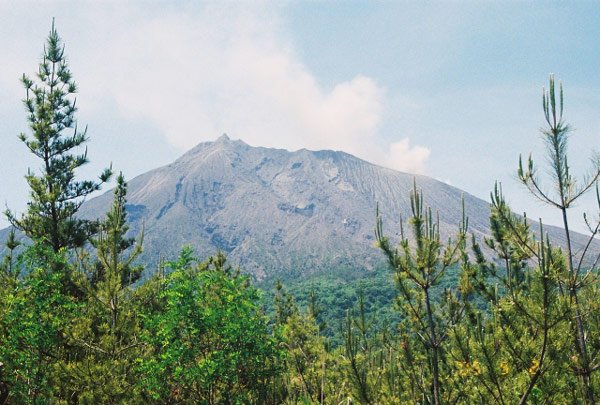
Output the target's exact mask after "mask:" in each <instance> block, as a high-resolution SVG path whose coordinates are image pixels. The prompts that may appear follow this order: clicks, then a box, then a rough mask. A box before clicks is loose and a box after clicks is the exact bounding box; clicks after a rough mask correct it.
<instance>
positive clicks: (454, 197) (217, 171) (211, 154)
mask: <svg viewBox="0 0 600 405" xmlns="http://www.w3.org/2000/svg"><path fill="white" fill-rule="evenodd" d="M414 181H416V183H417V187H418V188H419V189H421V190H422V191H423V194H424V199H425V203H426V204H427V205H429V206H431V207H432V208H433V210H434V211H438V212H439V216H440V233H441V236H442V238H443V240H446V239H447V238H448V237H451V236H453V235H454V234H456V231H457V229H458V224H459V223H460V220H461V212H462V200H463V199H464V202H465V210H466V214H467V216H468V217H469V225H470V228H469V232H472V233H474V234H475V235H476V236H477V237H479V238H481V237H483V236H486V235H488V234H489V211H490V206H489V203H487V202H485V201H483V200H481V199H479V198H477V197H475V196H473V195H471V194H469V193H467V192H464V191H462V190H460V189H458V188H456V187H453V186H450V185H448V184H446V183H443V182H440V181H438V180H435V179H432V178H429V177H427V176H423V175H413V174H408V173H402V172H398V171H395V170H392V169H389V168H385V167H381V166H378V165H375V164H372V163H369V162H367V161H365V160H362V159H359V158H357V157H355V156H353V155H350V154H347V153H345V152H341V151H331V150H322V151H310V150H307V149H300V150H298V151H293V152H290V151H287V150H285V149H275V148H265V147H253V146H250V145H248V144H246V143H245V142H243V141H241V140H231V139H230V138H229V137H228V136H227V135H222V136H221V137H219V138H218V139H217V140H216V141H213V142H202V143H200V144H198V145H196V146H195V147H193V148H192V149H190V150H189V151H187V152H186V153H184V154H183V155H182V156H181V157H179V158H178V159H176V160H175V161H174V162H172V163H170V164H168V165H166V166H162V167H159V168H156V169H153V170H150V171H148V172H146V173H143V174H141V175H139V176H136V177H134V178H133V179H131V180H129V181H128V204H127V211H128V219H129V222H130V233H131V234H137V233H139V232H140V231H141V230H142V227H143V228H144V238H145V239H144V253H143V255H142V257H141V260H143V261H145V262H147V263H153V264H156V263H158V262H159V261H160V260H161V259H162V258H164V259H167V260H171V259H174V258H175V257H177V254H178V252H179V251H180V249H181V247H182V246H184V245H186V244H190V245H191V246H192V247H194V248H195V250H196V251H197V252H198V254H199V256H200V257H201V258H204V257H207V256H209V255H211V254H214V253H216V251H217V250H221V251H223V252H225V253H226V254H227V256H228V257H229V259H230V261H231V262H232V263H234V264H235V265H238V266H240V268H241V269H242V271H244V272H248V273H250V274H252V275H253V276H254V277H255V278H256V279H258V280H261V279H265V278H268V277H279V276H282V275H285V276H287V277H290V276H292V277H293V276H304V275H308V274H313V273H323V272H331V271H336V269H339V268H342V267H344V268H353V269H355V270H356V271H370V270H372V269H373V268H374V267H376V266H378V265H380V264H381V263H382V262H383V256H382V254H381V252H380V251H379V250H378V249H377V248H375V247H374V242H375V240H374V232H373V229H374V225H375V207H376V204H377V203H379V209H380V212H381V214H382V216H383V219H384V228H385V231H386V233H387V234H389V235H390V236H391V237H392V238H394V237H397V236H398V231H399V230H400V223H399V222H400V221H399V219H400V216H401V217H402V218H404V219H407V218H408V217H409V215H410V202H409V192H410V190H412V188H413V182H414ZM111 201H112V190H109V191H107V192H105V193H104V194H102V195H100V196H98V197H95V198H93V199H91V200H89V201H86V202H85V204H84V205H83V206H82V208H81V211H80V214H81V215H82V217H85V218H90V219H92V218H100V217H102V216H103V215H104V213H105V212H106V211H107V210H108V208H109V207H110V204H111ZM547 229H548V231H549V232H550V234H551V236H552V237H553V239H555V240H557V241H558V243H562V241H563V239H564V237H562V238H561V235H560V229H559V228H554V227H547ZM581 237H582V236H581V235H576V236H575V238H574V239H575V243H576V244H582V243H584V241H583V240H582V239H581ZM596 245H600V243H597V244H596ZM596 249H597V250H598V251H600V247H597V246H596V247H595V250H596Z"/></svg>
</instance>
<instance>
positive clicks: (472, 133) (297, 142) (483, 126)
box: [0, 0, 600, 229]
mask: <svg viewBox="0 0 600 405" xmlns="http://www.w3.org/2000/svg"><path fill="white" fill-rule="evenodd" d="M52 17H55V18H56V26H57V29H58V31H59V34H60V35H61V37H62V38H63V40H64V42H65V44H66V53H67V55H68V58H69V61H70V66H71V69H72V72H73V74H74V77H75V80H76V81H77V83H78V85H79V95H78V106H79V107H80V110H79V112H78V115H77V117H78V121H79V123H80V125H84V124H87V125H88V127H89V132H88V134H89V136H90V138H91V142H90V143H89V144H88V150H89V151H88V156H89V158H90V159H91V164H90V165H88V166H87V167H86V169H85V170H84V171H83V172H82V175H83V176H87V177H89V176H92V175H95V174H99V173H100V171H101V168H103V167H104V166H106V165H108V164H109V162H112V164H113V167H114V168H115V169H116V170H122V171H123V172H124V174H125V175H126V177H127V178H132V177H134V176H136V175H138V174H141V173H143V172H145V171H147V170H149V169H152V168H155V167H157V166H161V165H164V164H167V163H169V162H171V161H172V160H174V159H175V158H177V157H178V156H179V155H181V154H182V153H183V152H185V151H186V150H187V149H189V148H191V147H193V146H194V145H195V144H197V143H199V142H203V141H210V140H214V139H216V138H217V137H218V136H219V135H221V134H222V133H227V134H228V135H229V136H230V137H231V138H234V139H238V138H239V139H242V140H244V141H245V142H247V143H249V144H250V145H254V146H272V147H280V148H287V149H292V150H294V149H299V148H308V149H336V150H344V151H346V152H349V153H352V154H355V155H357V156H359V157H361V158H364V159H366V160H369V161H372V162H374V163H378V164H380V165H383V166H388V167H391V168H395V169H398V170H402V171H407V172H418V173H423V174H426V175H429V176H432V177H435V178H437V179H440V180H442V181H445V182H448V183H450V184H452V185H454V186H457V187H460V188H462V189H464V190H466V191H467V192H470V193H472V194H474V195H476V196H478V197H481V198H483V199H486V200H487V199H488V195H489V191H490V190H491V189H492V188H493V185H494V181H495V180H499V181H501V182H502V183H503V187H504V190H505V192H506V194H507V197H508V199H509V201H510V202H511V203H512V206H513V208H514V209H515V211H519V212H522V211H524V210H526V211H528V214H529V216H530V217H532V218H537V217H539V216H543V217H544V218H545V219H546V221H547V222H551V223H555V222H556V221H557V219H558V217H557V216H552V215H550V212H549V211H547V210H543V209H542V208H541V206H540V205H539V204H538V203H536V202H535V201H533V200H532V199H531V198H529V197H528V196H527V194H526V193H525V191H524V190H523V189H522V188H521V187H519V186H518V185H517V183H516V180H515V172H516V166H517V161H518V156H519V153H523V154H524V155H528V154H529V153H530V152H533V155H534V157H537V158H538V159H537V160H538V161H539V162H540V163H543V162H544V158H543V145H542V142H541V138H540V135H539V128H540V127H542V126H543V114H542V109H541V92H542V87H543V86H544V85H546V84H547V81H548V75H549V73H555V74H556V77H557V78H558V79H560V80H562V81H563V82H564V86H565V104H566V105H565V110H566V119H567V121H569V122H570V123H571V124H572V125H573V127H574V128H575V131H574V133H573V134H572V138H571V140H572V141H571V152H572V158H571V163H572V164H573V166H574V168H575V169H576V170H577V171H578V172H579V173H582V172H583V171H584V170H585V168H586V167H587V166H588V165H587V163H588V162H589V159H588V157H589V156H590V152H591V150H592V149H596V150H598V149H600V41H598V39H599V38H600V6H599V5H598V3H595V2H589V3H585V2H576V4H574V5H573V4H570V3H567V2H556V3H552V2H543V4H542V2H516V1H513V2H502V3H500V2H498V3H494V2H490V1H469V2H460V1H452V2H417V1H415V2H400V1H396V2H391V1H390V2H373V1H368V2H367V1H364V2H358V1H343V2H342V1H339V2H317V1H305V2H242V3H237V2H208V3H200V2H192V1H181V2H158V1H139V2H134V1H128V2H122V1H115V2H110V1H97V2H86V1H80V2H66V1H60V2H58V1H57V2H53V1H45V2H28V1H10V0H9V1H6V0H3V1H0V38H1V40H0V55H2V63H0V135H1V136H2V148H1V149H0V150H1V152H0V170H1V175H0V200H1V201H2V202H3V203H4V202H5V203H6V205H7V206H8V207H10V208H11V209H14V210H16V211H22V210H23V209H24V206H25V202H26V200H27V187H26V184H25V181H24V179H23V175H24V173H25V172H26V171H27V168H28V167H31V168H32V169H36V168H37V167H38V166H39V162H36V161H35V160H33V159H32V158H31V157H30V156H29V154H28V153H27V151H26V149H25V146H24V145H22V144H21V143H20V142H19V141H18V139H17V134H18V133H19V132H23V131H27V125H26V122H25V113H24V110H23V107H22V104H21V101H20V100H21V99H22V98H23V96H24V90H23V88H22V87H21V85H20V83H19V78H20V76H21V75H22V73H27V74H33V73H34V72H35V71H36V69H37V64H38V62H39V58H40V56H41V54H42V49H43V44H44V40H45V38H46V36H47V33H48V31H49V29H50V25H51V20H52ZM593 207H594V206H593V205H592V200H591V199H588V201H587V202H586V203H585V204H582V208H587V209H589V210H591V209H592V208H593ZM592 211H594V210H592ZM595 211H597V209H596V210H595ZM576 221H577V222H578V224H577V227H578V229H583V226H582V222H581V221H580V220H579V218H577V220H576ZM4 224H6V222H5V221H4V219H2V220H0V225H4Z"/></svg>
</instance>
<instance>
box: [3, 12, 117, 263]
mask: <svg viewBox="0 0 600 405" xmlns="http://www.w3.org/2000/svg"><path fill="white" fill-rule="evenodd" d="M36 76H37V82H36V80H34V79H31V78H29V77H28V76H26V75H23V77H22V79H21V81H22V83H23V86H24V87H25V90H26V97H25V99H24V103H25V108H26V110H27V114H28V116H27V119H28V121H29V127H30V129H31V135H26V134H25V133H21V134H20V135H19V138H20V139H21V141H23V143H24V144H25V145H26V146H27V148H28V149H29V150H30V152H31V153H33V154H34V155H35V156H36V157H37V158H39V159H40V160H41V161H42V167H41V173H40V174H36V173H35V172H33V171H32V170H29V172H28V173H27V175H26V176H25V178H26V179H27V183H28V184H29V187H30V189H31V200H30V202H29V204H28V208H27V212H26V213H25V214H23V215H22V216H21V217H20V218H17V217H16V216H15V214H14V213H13V212H12V211H10V210H7V211H6V216H7V218H8V220H9V221H10V223H11V224H12V225H13V226H15V227H16V228H17V229H20V230H21V231H23V232H24V233H25V234H26V235H27V236H28V237H30V238H31V239H33V240H34V241H36V242H40V243H43V244H45V245H47V246H50V247H52V249H53V250H54V251H55V252H58V251H59V250H60V249H61V248H73V247H79V246H82V245H83V244H84V243H85V241H86V240H87V239H88V237H89V236H90V235H91V234H92V233H93V232H94V231H95V226H94V223H93V222H90V221H87V220H83V219H80V218H76V217H75V214H76V213H77V211H78V210H79V208H80V206H81V204H82V203H83V201H84V199H85V197H86V196H88V195H89V194H91V193H93V192H94V191H96V190H98V189H99V188H100V186H101V184H102V183H104V182H106V181H107V180H108V179H109V178H110V177H111V170H110V169H106V170H104V172H103V173H102V174H101V175H100V178H99V180H98V181H91V180H83V181H80V180H77V179H76V177H75V172H76V170H77V169H78V168H80V167H81V166H82V165H84V164H86V163H87V162H88V159H87V149H86V150H84V151H83V153H81V154H77V153H75V150H76V149H77V148H79V147H81V146H83V145H84V144H85V142H86V141H87V140H88V137H87V128H86V129H85V130H83V131H80V130H79V129H78V126H77V122H76V120H75V112H76V111H77V107H76V102H77V99H76V98H74V97H72V96H73V95H74V94H75V93H76V91H77V86H76V85H75V81H74V80H73V77H72V75H71V71H70V70H69V67H68V64H67V59H66V57H65V52H64V46H63V44H62V42H61V39H60V37H59V36H58V33H57V32H56V29H55V28H54V21H53V22H52V29H51V30H50V34H49V35H48V39H47V41H46V46H45V47H44V54H43V56H42V61H41V62H40V64H39V69H38V72H37V74H36Z"/></svg>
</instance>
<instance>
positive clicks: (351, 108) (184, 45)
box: [0, 3, 429, 173]
mask: <svg viewBox="0 0 600 405" xmlns="http://www.w3.org/2000/svg"><path fill="white" fill-rule="evenodd" d="M57 4H58V3H57ZM107 4H108V5H106V4H105V5H104V6H100V5H99V4H93V3H92V4H89V5H88V6H87V7H81V8H79V9H78V10H77V11H76V12H75V13H76V15H77V18H75V20H77V21H78V24H77V28H73V29H72V31H75V30H77V32H79V30H81V35H80V36H79V37H77V38H71V37H69V35H68V34H70V32H69V29H70V24H71V22H70V21H61V20H60V18H59V21H58V24H59V28H61V27H63V26H64V27H65V28H66V31H67V33H63V30H62V29H59V32H61V33H63V36H64V38H65V41H66V43H67V54H68V55H69V56H72V62H73V63H72V67H73V68H74V71H75V73H76V79H77V81H78V84H79V86H80V88H81V89H82V94H81V95H80V98H82V99H84V100H82V105H84V106H86V109H88V110H89V109H92V110H94V109H95V110H98V111H101V110H102V108H103V106H104V105H105V104H106V103H114V104H116V106H117V107H118V110H119V111H120V112H121V113H122V114H123V115H124V116H125V117H127V118H129V119H136V120H143V121H145V122H146V123H150V124H151V125H153V126H154V127H156V128H158V129H159V130H160V131H161V132H162V133H164V135H165V137H166V138H167V139H168V141H169V143H171V144H172V145H174V146H176V147H178V148H180V149H181V150H182V151H183V150H186V149H188V148H190V147H192V146H194V145H196V144H197V143H199V142H202V141H207V140H213V139H215V138H216V137H217V136H219V135H220V134H222V133H224V132H226V133H228V134H229V135H230V136H231V137H233V138H240V139H242V140H244V141H246V142H248V143H249V144H251V145H257V146H273V147H281V148H287V149H292V150H293V149H299V148H308V149H337V150H344V151H347V152H349V153H352V154H355V155H358V156H360V157H362V158H364V159H367V160H370V161H374V162H376V163H379V164H382V165H386V166H390V167H393V168H396V169H400V170H404V171H408V172H419V173H423V172H424V171H425V163H426V160H427V157H428V156H429V151H428V150H427V149H425V148H423V147H419V146H416V147H411V146H410V144H409V142H408V139H404V140H401V141H399V142H396V143H393V144H391V145H389V150H387V149H388V148H387V146H385V145H383V146H382V145H381V140H380V138H379V136H378V135H379V134H378V131H379V129H380V124H381V121H382V111H383V110H384V108H383V107H384V104H385V103H386V92H385V89H384V88H383V87H382V86H381V85H380V84H379V83H377V81H376V80H374V79H373V78H370V77H367V76H364V75H360V74H358V75H357V76H356V77H354V78H352V79H350V80H348V81H344V82H340V83H336V84H334V85H329V86H324V85H323V84H320V83H319V82H318V79H317V78H316V77H315V75H314V74H313V73H312V72H311V71H310V70H309V69H308V68H307V66H306V65H305V64H304V63H303V62H302V60H301V58H300V57H299V55H298V54H297V52H296V51H295V49H294V44H293V43H292V42H291V40H290V36H289V35H288V33H287V32H286V30H285V21H283V20H282V19H281V16H280V13H279V11H280V10H279V9H278V7H277V6H273V4H272V3H271V4H260V3H258V4H242V5H239V6H238V5H236V7H231V4H227V5H225V6H220V5H218V4H216V3H215V4H212V5H208V6H206V5H204V6H196V5H187V6H181V7H179V8H169V7H168V6H164V5H163V6H162V7H153V6H152V5H151V4H144V5H140V4H139V3H138V4H131V3H126V4H125V5H120V4H119V5H118V7H117V6H116V5H115V4H112V3H107ZM61 24H64V25H61ZM73 27H75V25H74V26H73ZM72 31H71V32H72ZM13 49H16V47H13ZM0 84H1V83H0Z"/></svg>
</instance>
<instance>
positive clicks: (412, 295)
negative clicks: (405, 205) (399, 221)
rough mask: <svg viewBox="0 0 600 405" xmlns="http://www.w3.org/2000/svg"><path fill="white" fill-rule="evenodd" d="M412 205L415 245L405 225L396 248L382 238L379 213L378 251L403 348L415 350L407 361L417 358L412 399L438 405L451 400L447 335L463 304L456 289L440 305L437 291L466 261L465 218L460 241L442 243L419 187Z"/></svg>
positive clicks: (412, 197) (414, 194)
mask: <svg viewBox="0 0 600 405" xmlns="http://www.w3.org/2000/svg"><path fill="white" fill-rule="evenodd" d="M410 201H411V209H412V216H411V217H410V219H409V224H410V225H411V229H412V233H413V238H414V244H413V243H411V242H410V241H409V238H408V237H407V236H405V234H404V230H403V229H402V227H401V229H400V233H401V240H400V246H399V247H398V248H394V247H392V246H391V244H390V241H389V239H388V238H387V237H386V236H385V235H384V234H383V226H382V220H381V217H380V216H379V212H377V224H376V228H375V234H376V237H377V242H378V244H379V247H380V248H381V249H382V250H383V253H384V254H385V256H386V258H387V260H388V262H389V263H390V266H391V267H392V269H393V270H394V271H395V277H396V286H397V289H398V293H399V296H398V304H399V305H398V306H399V308H400V310H401V315H402V318H403V319H402V322H401V324H400V328H401V331H402V332H403V333H404V334H405V335H404V336H405V338H406V339H405V341H404V342H403V344H404V346H405V347H407V348H408V347H410V348H411V351H413V354H411V355H410V356H409V357H410V358H407V362H411V361H412V360H411V359H413V358H417V360H416V361H415V362H414V363H413V366H414V367H412V369H411V370H409V372H408V376H409V378H410V379H411V385H412V388H413V389H414V391H415V392H418V393H419V396H420V399H414V400H416V401H424V402H426V403H432V404H436V405H437V404H440V403H443V402H445V399H448V400H449V395H450V392H448V391H449V390H448V391H446V390H445V388H444V386H443V384H444V381H445V380H446V379H447V377H448V376H449V374H450V372H449V369H448V367H446V365H447V362H446V361H445V357H446V351H447V346H448V343H447V337H448V334H449V331H450V329H451V328H452V326H453V325H454V324H455V323H457V322H458V321H459V319H460V317H461V315H462V312H463V309H462V307H461V306H460V305H459V301H460V300H459V299H458V294H459V291H458V290H455V291H450V290H446V291H444V292H443V294H441V299H440V300H439V301H437V302H436V300H435V298H434V295H433V294H434V292H433V290H434V289H435V288H436V287H437V286H439V285H440V283H441V281H442V280H443V279H444V276H445V275H446V274H447V271H448V269H449V268H451V267H453V266H455V265H457V264H458V263H459V262H460V260H461V258H462V257H463V254H462V253H463V252H464V250H465V249H464V245H465V235H466V231H467V220H466V218H465V216H464V212H463V220H462V223H461V224H460V227H459V232H458V236H457V238H456V240H454V241H452V240H449V241H448V243H447V244H446V245H444V244H443V243H442V241H441V239H440V233H439V219H434V217H433V215H432V212H431V208H427V209H426V208H425V207H424V204H423V196H422V193H421V192H420V191H418V190H417V186H416V183H415V185H414V189H413V191H412V192H411V194H410ZM413 356H414V357H413ZM415 368H416V369H415Z"/></svg>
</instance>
